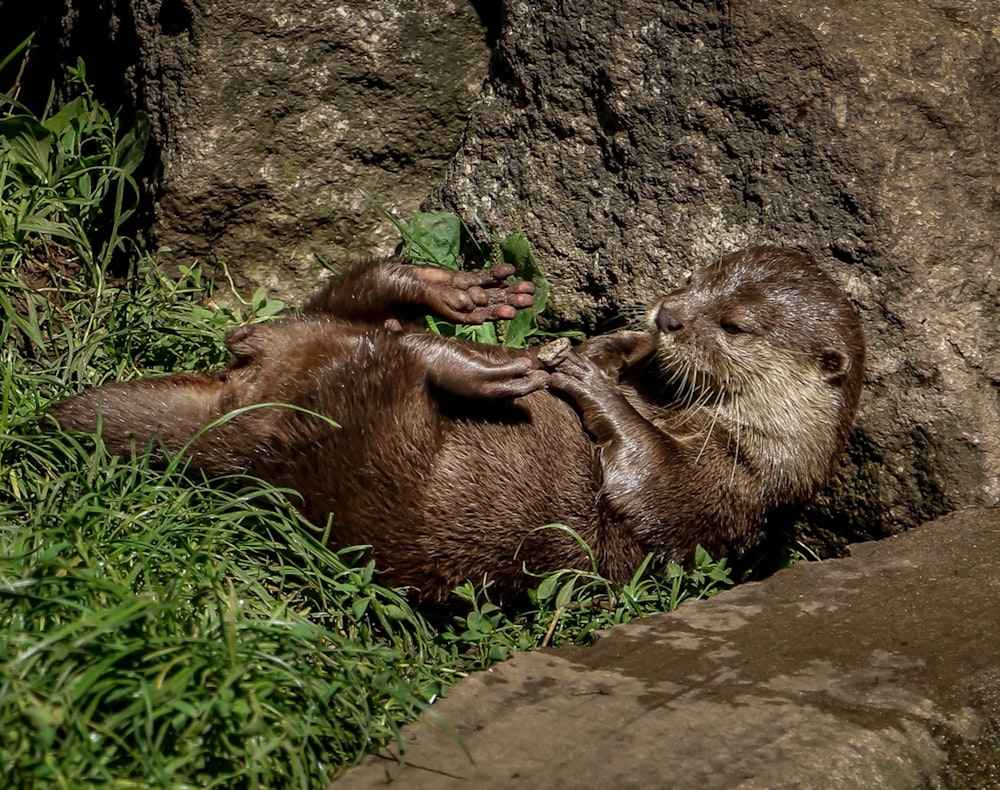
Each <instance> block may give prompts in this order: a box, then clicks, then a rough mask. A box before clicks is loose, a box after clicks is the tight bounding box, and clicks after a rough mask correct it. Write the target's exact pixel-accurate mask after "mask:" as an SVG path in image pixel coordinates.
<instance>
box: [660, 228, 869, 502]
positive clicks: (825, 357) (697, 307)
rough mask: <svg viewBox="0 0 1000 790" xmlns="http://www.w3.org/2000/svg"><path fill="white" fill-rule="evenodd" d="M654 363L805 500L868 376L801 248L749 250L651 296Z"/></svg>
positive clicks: (849, 313) (840, 311)
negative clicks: (659, 295)
mask: <svg viewBox="0 0 1000 790" xmlns="http://www.w3.org/2000/svg"><path fill="white" fill-rule="evenodd" d="M647 321H648V325H649V326H648V328H649V329H650V330H651V331H652V332H653V333H654V335H655V336H656V338H657V347H658V353H657V359H658V360H659V364H660V366H661V368H662V371H663V373H664V375H665V377H666V378H667V380H668V381H669V382H670V384H671V386H673V387H675V388H676V389H677V391H678V397H679V401H678V402H679V403H680V404H681V405H683V406H684V407H685V408H690V409H695V410H705V411H707V412H710V413H711V417H712V420H713V424H717V425H719V426H720V427H722V428H724V429H725V430H727V431H728V432H729V435H730V436H732V437H734V438H735V440H736V442H737V443H738V444H739V446H740V452H741V453H743V454H745V455H748V456H749V460H750V461H751V462H753V463H754V464H755V465H758V466H762V467H764V468H766V469H769V470H770V471H771V472H773V473H775V474H776V475H777V476H778V477H779V478H784V479H785V480H786V482H789V481H795V487H796V488H799V489H800V491H799V493H800V494H802V495H804V496H808V495H810V494H811V493H813V491H814V490H815V489H816V488H817V487H818V486H819V485H821V484H822V482H824V481H825V480H826V478H827V477H828V476H829V474H830V473H831V471H832V469H833V464H834V461H835V459H836V457H837V455H838V454H839V452H840V450H841V449H842V448H843V446H844V444H845V442H846V440H847V436H848V433H849V432H850V428H851V424H852V422H853V419H854V414H855V411H856V410H857V405H858V398H859V396H860V392H861V380H862V377H863V374H864V361H865V342H864V333H863V331H862V327H861V319H860V317H859V316H858V313H857V311H856V310H855V309H854V307H853V305H852V304H851V303H850V301H848V299H847V297H846V296H845V294H844V293H843V291H841V290H840V288H838V286H837V285H836V283H834V282H833V280H831V279H830V278H829V277H828V276H827V275H825V274H824V273H823V272H822V271H820V270H819V269H818V268H817V267H816V265H815V264H814V263H813V262H812V261H811V260H810V259H809V258H808V257H807V256H805V255H803V254H802V253H799V252H796V251H795V250H788V249H782V248H777V247H754V248H751V249H749V250H745V251H743V252H737V253H734V254H732V255H727V256H726V257H725V258H723V259H722V260H720V261H718V262H716V263H714V264H712V265H711V266H707V267H705V268H704V269H701V270H699V271H697V272H695V273H694V274H693V275H692V276H691V278H690V279H689V281H688V283H687V284H686V285H685V286H684V287H683V288H679V289H678V290H676V291H673V292H672V293H669V294H667V295H666V296H664V297H662V298H661V299H658V300H656V301H655V302H653V303H652V304H651V305H650V307H649V309H648V311H647Z"/></svg>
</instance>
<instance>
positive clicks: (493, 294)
mask: <svg viewBox="0 0 1000 790" xmlns="http://www.w3.org/2000/svg"><path fill="white" fill-rule="evenodd" d="M410 274H411V276H413V277H415V278H417V279H418V280H420V282H421V283H422V284H423V286H424V294H423V302H424V304H426V306H427V307H428V308H429V309H430V310H431V311H433V312H434V313H436V314H437V315H439V316H440V317H441V318H444V319H445V320H446V321H452V322H453V323H456V324H481V323H483V322H484V321H498V320H507V319H511V318H513V317H514V316H515V315H517V311H518V310H522V309H524V308H526V307H531V306H532V305H534V303H535V297H534V293H535V286H534V285H532V284H531V283H530V282H528V281H526V280H517V281H516V282H513V283H508V282H507V278H508V277H510V276H511V275H512V274H514V267H513V266H511V265H510V264H499V265H497V266H494V267H493V268H492V269H483V270H481V271H477V272H455V271H451V270H449V269H441V268H438V267H435V266H414V267H412V268H411V269H410Z"/></svg>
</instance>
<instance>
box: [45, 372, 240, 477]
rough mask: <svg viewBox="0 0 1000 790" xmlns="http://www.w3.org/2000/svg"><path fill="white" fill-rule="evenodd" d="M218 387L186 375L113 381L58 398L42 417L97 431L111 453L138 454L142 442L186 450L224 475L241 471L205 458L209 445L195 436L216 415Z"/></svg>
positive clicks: (204, 378) (174, 450) (203, 378)
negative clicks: (68, 396)
mask: <svg viewBox="0 0 1000 790" xmlns="http://www.w3.org/2000/svg"><path fill="white" fill-rule="evenodd" d="M222 386H223V384H222V382H221V381H220V380H218V379H214V378H210V377H208V376H193V375H189V374H174V375H170V376H162V377H157V378H148V379H139V380H137V381H128V382H112V383H109V384H105V385H104V386H102V387H97V388H95V389H90V390H86V391H84V392H81V393H80V394H79V395H74V396H72V397H70V398H66V399H65V400H62V401H60V402H59V403H57V404H56V405H55V406H53V407H52V408H51V409H50V410H49V411H48V414H47V416H48V418H49V419H50V420H52V421H54V422H55V423H56V424H57V425H58V426H59V427H60V428H63V429H66V430H76V431H84V432H87V433H97V432H98V431H99V432H100V433H101V436H102V438H103V440H104V445H105V447H107V449H108V451H109V452H111V453H114V454H116V455H130V454H132V453H133V452H140V453H141V452H143V451H144V450H145V449H146V447H147V446H151V447H152V449H153V451H154V452H160V451H161V450H162V449H166V451H167V452H168V453H170V454H176V453H178V452H180V451H182V450H185V449H190V450H191V455H192V457H193V458H194V460H195V463H196V465H197V466H200V467H202V468H206V471H209V472H212V473H215V474H225V473H229V472H233V471H240V470H239V469H238V468H237V469H232V468H229V467H230V466H231V464H230V463H228V461H229V460H230V459H225V460H224V459H223V458H220V457H218V455H215V454H212V453H209V455H210V456H213V457H214V460H213V459H210V458H209V457H207V456H206V455H205V450H207V449H209V448H208V447H207V446H206V442H205V441H203V438H201V437H199V432H200V431H201V430H202V429H204V428H205V427H206V426H208V425H209V424H210V423H212V421H213V420H215V419H217V418H218V417H219V416H220V414H221V412H220V405H219V400H220V394H221V391H222ZM196 437H197V442H195V444H194V446H192V440H194V439H196Z"/></svg>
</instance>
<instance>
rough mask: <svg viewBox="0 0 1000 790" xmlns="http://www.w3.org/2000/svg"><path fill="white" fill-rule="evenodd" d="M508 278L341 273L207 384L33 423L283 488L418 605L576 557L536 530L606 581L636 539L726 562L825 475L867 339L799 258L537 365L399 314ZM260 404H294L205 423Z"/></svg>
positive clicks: (452, 308) (529, 357)
mask: <svg viewBox="0 0 1000 790" xmlns="http://www.w3.org/2000/svg"><path fill="white" fill-rule="evenodd" d="M504 276H505V273H504V272H503V271H501V272H499V273H497V275H496V276H493V277H491V276H488V275H479V276H478V279H475V277H476V276H473V275H450V274H447V273H442V272H441V271H440V270H433V271H432V270H427V269H423V268H419V269H418V268H416V267H412V266H408V265H406V264H403V263H401V262H398V261H392V260H389V261H373V262H369V263H367V264H363V265H358V266H356V267H353V268H352V269H350V270H348V272H347V273H346V274H345V275H344V276H343V277H341V278H339V279H337V280H335V281H334V282H332V283H331V284H330V285H329V286H328V287H327V288H326V289H324V291H322V292H321V293H320V294H319V295H318V296H317V297H316V298H314V299H313V300H312V301H311V302H310V303H309V304H308V305H307V306H306V308H305V310H304V312H303V314H302V315H301V316H299V317H295V318H289V319H285V320H282V321H278V322H275V323H273V324H270V325H264V326H254V327H246V328H241V329H237V330H235V331H234V332H233V333H231V334H230V337H229V338H228V339H227V344H228V346H229V348H230V350H231V351H232V352H233V356H234V361H233V363H232V364H231V366H230V367H229V368H228V369H227V370H226V371H225V372H223V373H222V374H220V375H218V376H215V377H211V376H191V375H186V374H183V375H181V374H177V375H171V376H165V377H159V378H150V379H143V380H139V381H134V382H127V383H113V384H109V385H106V386H104V387H101V388H98V389H94V390H89V391H86V392H83V393H81V394H80V395H77V396H74V397H71V398H68V399H66V400H64V401H62V402H61V403H59V404H57V405H56V406H55V407H54V408H53V409H51V410H50V412H49V414H50V416H51V417H53V418H54V419H55V420H56V421H57V422H58V423H59V424H60V425H61V426H62V427H63V428H73V429H79V430H85V431H94V430H96V428H97V425H98V421H99V420H100V423H101V427H102V431H103V438H104V442H105V444H106V446H107V447H108V449H109V450H110V451H111V452H114V453H120V454H128V453H130V452H132V451H133V448H134V447H138V448H139V449H140V450H141V449H142V448H144V447H145V446H146V445H147V443H149V442H150V441H152V442H153V443H154V444H156V445H158V446H159V445H162V446H163V447H165V448H166V449H167V450H168V451H169V452H172V453H176V452H178V451H180V450H181V449H182V448H185V447H186V452H187V453H188V454H189V456H190V458H191V462H192V465H193V466H195V467H198V468H201V469H204V470H205V471H206V472H208V473H209V474H213V475H223V474H229V473H239V472H249V473H251V474H253V475H256V476H259V477H261V478H263V479H266V480H268V481H270V482H272V483H274V484H276V485H279V486H287V487H290V488H293V489H295V490H296V491H298V492H299V493H300V494H301V496H302V509H303V511H304V512H305V513H306V514H307V515H308V516H309V517H310V518H311V519H313V520H314V521H315V522H316V523H318V524H325V523H326V522H327V519H328V518H329V519H332V525H333V529H332V533H331V534H332V535H333V540H334V541H335V543H336V544H337V545H338V546H349V545H357V544H370V545H371V546H372V547H373V548H372V552H373V554H374V556H375V558H376V560H377V566H378V568H379V570H380V573H381V575H382V577H383V579H384V581H386V582H388V583H390V584H394V585H406V586H409V587H412V588H414V590H415V591H416V594H417V595H418V596H419V597H420V598H422V599H424V600H442V599H444V598H446V597H447V596H448V595H449V594H450V592H451V590H452V589H453V588H454V587H455V586H457V585H458V584H459V583H461V582H462V581H464V580H465V579H473V580H474V581H476V582H480V581H483V580H484V579H485V578H488V579H490V580H492V581H493V584H494V589H495V590H496V591H497V592H498V593H499V594H501V595H510V594H513V593H515V592H516V591H518V590H520V589H523V588H524V587H525V586H526V585H527V584H528V583H529V582H530V579H528V578H527V577H526V576H525V575H524V573H523V571H522V566H526V567H527V569H528V570H529V571H532V572H539V571H545V570H550V569H554V568H558V567H573V566H575V567H588V565H589V560H588V558H587V556H586V553H585V551H584V550H583V549H582V548H581V547H580V545H579V544H578V542H577V541H576V540H575V539H574V538H573V537H572V536H571V535H569V534H568V533H567V532H566V531H564V530H558V529H538V528H539V527H543V526H544V525H547V524H554V523H558V524H565V525H567V526H569V527H571V528H572V529H573V530H575V531H576V532H577V533H578V534H579V535H580V536H581V537H582V538H583V539H584V540H585V541H586V542H587V543H588V544H589V545H590V546H591V547H592V549H593V551H594V553H595V556H596V559H597V563H598V566H599V570H600V571H601V572H602V573H604V574H606V575H609V576H612V577H616V578H620V579H621V578H627V577H628V576H629V575H630V574H631V573H632V572H633V571H634V570H635V568H636V567H637V565H638V564H639V563H640V562H641V560H642V558H643V557H644V556H645V555H646V553H647V552H653V553H654V555H655V556H656V558H657V560H659V561H665V560H682V561H683V560H685V559H688V558H689V557H690V556H691V553H692V552H693V550H694V548H695V546H696V545H698V544H701V545H702V546H704V547H705V548H706V549H708V550H709V551H710V552H712V553H713V554H715V555H720V554H723V553H726V552H729V553H731V554H736V555H739V554H742V553H744V552H746V551H747V550H749V549H751V548H753V547H754V546H756V545H758V544H759V543H760V542H761V541H762V540H763V539H764V538H765V537H766V536H767V534H768V532H769V530H770V529H773V528H774V526H775V524H776V523H777V521H778V520H779V519H781V518H784V517H785V516H786V515H787V513H789V512H790V511H794V509H796V508H797V507H799V506H801V505H802V504H803V503H804V502H806V501H807V500H808V499H809V498H810V497H811V496H812V495H813V494H814V493H815V492H816V491H817V490H818V488H819V487H820V486H822V485H823V483H824V482H825V481H826V480H827V479H828V477H829V475H830V474H831V472H832V470H833V467H834V463H835V460H836V457H837V456H838V454H839V453H840V451H841V449H842V448H843V445H844V443H845V441H846V438H847V434H848V432H849V430H850V426H851V423H852V420H853V416H854V413H855V410H856V407H857V401H858V396H859V392H860V386H861V377H862V371H863V366H864V338H863V335H862V331H861V324H860V320H859V318H858V315H857V313H856V311H855V310H854V308H853V307H852V306H851V305H850V303H849V302H848V300H847V299H846V297H844V295H843V294H842V292H841V291H840V290H839V289H838V288H837V287H836V286H835V285H834V283H833V282H832V281H831V280H830V279H829V278H828V277H826V275H824V274H822V273H821V272H820V271H819V270H818V269H817V268H816V267H815V266H814V265H813V264H812V263H811V262H810V261H809V260H808V259H807V258H806V257H805V256H803V255H801V254H800V253H797V252H794V251H790V250H784V249H778V248H766V247H765V248H754V249H751V250H748V251H745V252H740V253H735V254H733V255H730V256H727V257H726V258H724V259H723V260H721V261H720V262H718V263H716V264H714V265H713V266H710V267H707V268H705V269H702V270H701V271H699V272H697V273H696V274H695V275H694V277H693V279H692V282H691V283H690V284H689V285H687V286H685V287H683V288H681V289H678V290H676V291H674V292H672V293H670V294H667V295H666V296H663V297H658V298H656V299H654V300H652V301H651V303H650V305H649V306H648V308H647V312H646V325H645V326H644V327H643V329H642V330H641V331H628V332H620V333H616V334H611V335H604V336H600V337H597V338H594V339H592V340H589V341H587V342H585V343H584V344H582V345H581V346H579V347H578V348H577V349H576V350H575V351H574V352H573V353H571V354H569V355H568V357H567V358H565V359H564V360H562V361H560V362H559V363H558V364H557V365H556V366H555V367H554V369H553V370H551V371H546V370H545V369H544V366H543V364H542V363H540V362H539V360H538V358H537V354H536V353H535V352H530V351H519V350H512V349H505V348H499V347H488V346H477V345H475V344H462V343H459V342H457V341H449V340H444V339H441V338H438V337H434V336H431V335H427V334H423V333H419V332H416V331H411V330H410V329H409V328H408V327H410V326H411V324H412V321H413V320H414V319H415V318H416V317H417V316H419V314H420V313H421V312H434V313H437V314H442V315H444V316H445V317H448V318H450V319H451V320H467V321H468V322H470V323H475V322H477V321H481V320H483V319H485V318H491V317H509V316H510V315H512V314H513V312H514V311H515V310H516V309H517V308H518V307H524V306H526V305H527V304H530V301H531V299H530V288H529V287H526V286H524V285H523V284H520V285H515V286H508V285H506V283H505V282H504ZM455 278H459V279H455ZM463 278H464V279H463ZM267 403H280V404H291V405H293V406H295V407H299V408H298V409H290V408H287V407H283V406H263V407H259V408H249V409H248V410H246V411H241V412H238V413H237V414H236V415H235V416H231V417H230V418H228V419H221V421H220V422H219V424H218V425H216V426H214V427H211V428H209V429H207V430H203V431H202V429H203V428H204V427H205V426H207V425H209V423H212V422H213V421H216V420H220V418H223V417H224V415H227V413H230V412H232V411H233V410H240V409H243V408H244V407H254V406H255V405H258V404H267ZM309 412H314V413H315V414H310V413H309ZM316 415H323V416H324V417H326V418H328V419H323V418H321V417H319V416H316ZM330 420H334V421H336V422H337V423H338V424H339V426H340V427H334V426H333V425H331V424H330ZM199 431H202V432H201V433H199Z"/></svg>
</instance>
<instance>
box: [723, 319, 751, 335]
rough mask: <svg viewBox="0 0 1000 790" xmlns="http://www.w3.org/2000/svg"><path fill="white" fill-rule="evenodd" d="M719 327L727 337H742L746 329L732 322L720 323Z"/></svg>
mask: <svg viewBox="0 0 1000 790" xmlns="http://www.w3.org/2000/svg"><path fill="white" fill-rule="evenodd" d="M719 326H721V327H722V330H723V331H724V332H725V333H726V334H727V335H743V334H746V333H747V330H746V329H744V328H743V327H742V326H740V325H739V324H737V323H734V322H732V321H722V322H721V323H720V324H719Z"/></svg>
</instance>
